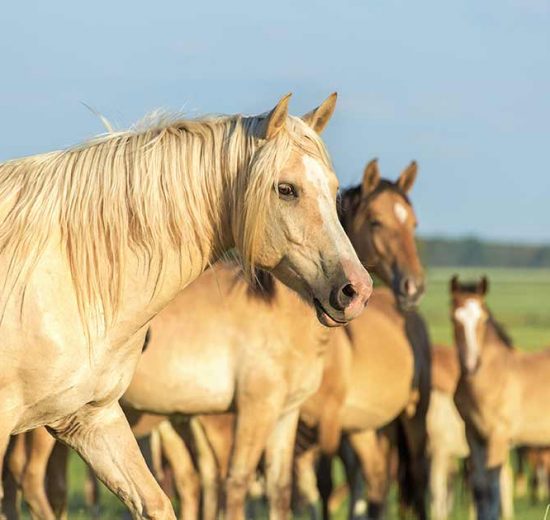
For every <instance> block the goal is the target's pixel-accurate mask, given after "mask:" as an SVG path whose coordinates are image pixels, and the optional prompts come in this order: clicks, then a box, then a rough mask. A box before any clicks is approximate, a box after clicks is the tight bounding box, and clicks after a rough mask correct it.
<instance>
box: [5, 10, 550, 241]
mask: <svg viewBox="0 0 550 520" xmlns="http://www.w3.org/2000/svg"><path fill="white" fill-rule="evenodd" d="M0 16H1V20H2V31H0V116H1V122H0V160H5V159H8V158H11V157H16V156H20V155H27V154H33V153H38V152H43V151H48V150H51V149H56V148H60V147H65V146H67V145H70V144H73V143H75V142H78V141H80V140H82V139H84V138H86V137H89V136H90V135H93V134H95V133H98V132H100V131H101V130H102V129H101V127H100V125H99V122H98V121H97V119H95V118H94V117H93V116H92V115H91V114H90V113H89V112H88V111H87V110H86V109H84V108H83V107H82V105H81V104H80V102H81V101H84V102H86V103H88V104H90V105H92V106H94V107H95V108H97V109H98V110H99V111H101V112H102V113H104V114H105V115H106V116H107V117H108V118H110V119H111V120H113V121H115V122H116V123H117V124H118V125H120V126H127V125H128V124H130V123H132V122H133V121H135V120H136V119H139V118H140V117H141V116H143V115H144V114H145V113H147V112H149V111H151V110H153V109H155V108H159V107H163V108H169V109H175V110H180V109H184V110H185V111H187V113H189V114H190V115H200V114H204V113H211V112H215V113H234V112H243V113H258V112H263V111H265V110H267V109H269V108H271V106H272V105H274V103H275V102H276V101H277V99H278V98H279V97H280V96H281V95H283V94H285V93H286V92H289V91H292V92H294V98H293V101H292V105H291V110H292V112H293V113H296V114H301V113H303V112H306V111H308V110H310V109H311V108H313V106H315V105H317V104H318V103H319V102H320V101H322V100H323V99H324V98H325V97H326V96H327V95H328V94H329V93H330V92H332V91H334V90H337V91H338V93H339V102H338V107H337V111H336V114H335V116H334V119H333V121H332V122H331V124H330V126H329V127H328V128H327V130H326V133H325V137H326V141H327V144H328V147H329V150H330V152H331V154H332V157H333V159H334V163H335V166H336V170H337V173H338V175H339V177H340V179H341V184H342V185H344V186H345V185H349V184H350V183H354V182H357V181H358V180H359V179H360V176H361V172H362V169H363V166H364V164H365V163H366V162H367V161H368V160H369V159H371V158H372V157H374V156H376V157H378V158H379V160H380V166H381V168H382V172H383V174H385V175H387V176H389V177H395V176H396V175H397V174H398V173H399V171H400V170H401V169H402V168H403V167H404V166H405V165H406V164H407V163H408V162H409V161H410V160H411V159H416V160H417V161H418V162H419V165H420V173H419V179H418V183H417V185H416V186H415V188H414V192H413V199H414V201H415V206H416V209H417V213H418V215H419V219H420V232H421V233H423V234H424V235H433V234H448V235H452V236H457V235H464V234H474V235H477V236H481V237H485V238H491V239H498V240H521V241H523V242H550V167H549V163H550V157H549V155H550V154H549V152H550V0H500V1H496V0H485V1H483V2H479V1H476V0H463V1H461V2H441V1H439V0H427V1H419V2H410V1H394V0H353V1H338V2H336V1H331V2H328V1H317V2H310V1H301V2H297V1H291V0H279V1H278V2H276V3H275V2H271V3H266V2H257V1H251V0H250V1H249V0H232V1H230V2H209V1H202V2H185V1H182V0H180V1H177V2H168V1H162V0H157V1H155V2H151V1H147V2H142V1H137V0H136V1H132V2H130V1H118V2H113V1H104V0H99V1H97V0H96V1H94V2H86V3H83V2H74V1H68V0H60V1H54V2H43V1H38V0H34V1H27V2H9V3H7V4H6V5H5V6H3V8H2V14H1V15H0Z"/></svg>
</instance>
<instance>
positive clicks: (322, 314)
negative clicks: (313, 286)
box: [313, 298, 348, 327]
mask: <svg viewBox="0 0 550 520" xmlns="http://www.w3.org/2000/svg"><path fill="white" fill-rule="evenodd" d="M313 305H314V306H315V310H316V311H317V319H318V320H319V321H320V322H321V323H322V324H323V325H325V327H341V326H342V325H346V324H347V323H348V322H347V321H346V320H339V319H337V318H334V317H333V316H331V315H330V314H329V313H328V311H327V310H326V309H325V308H324V307H323V305H322V304H321V302H320V301H319V300H318V299H317V298H313Z"/></svg>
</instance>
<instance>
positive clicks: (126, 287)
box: [0, 95, 371, 518]
mask: <svg viewBox="0 0 550 520" xmlns="http://www.w3.org/2000/svg"><path fill="white" fill-rule="evenodd" d="M288 101H289V96H286V97H285V98H283V99H282V100H281V101H280V102H279V103H278V104H277V106H276V107H275V108H274V109H273V110H272V111H271V112H269V113H268V114H265V115H262V116H253V117H243V116H223V117H218V118H212V119H203V120H196V121H188V120H170V119H167V120H165V121H163V122H160V123H158V124H156V125H154V126H150V127H148V128H146V129H143V130H136V131H133V132H121V133H117V134H109V135H107V136H104V137H101V138H99V139H96V140H94V141H92V142H90V143H87V144H84V145H81V146H79V147H76V148H73V149H70V150H67V151H63V152H53V153H49V154H45V155H39V156H33V157H29V158H24V159H19V160H13V161H9V162H7V163H4V164H2V165H1V166H0V193H1V203H0V215H1V219H0V222H1V224H0V251H1V254H0V279H1V280H2V284H3V291H2V295H1V297H0V310H1V314H0V318H1V322H0V332H1V335H2V338H3V343H2V347H1V348H2V350H1V356H2V360H3V362H2V367H1V369H0V381H1V385H0V455H2V456H1V457H0V461H3V458H4V457H3V453H4V451H5V448H6V446H7V444H8V439H9V435H10V434H12V433H19V432H23V431H25V430H28V429H32V428H36V427H38V426H41V425H47V426H48V428H49V429H50V431H51V432H52V433H53V434H54V435H55V436H56V437H57V438H59V439H60V440H62V441H63V442H65V443H66V444H68V445H69V446H71V447H73V448H74V449H76V450H77V451H78V452H79V453H80V454H81V456H82V457H83V458H84V459H85V460H86V461H88V462H89V463H90V464H91V466H92V467H93V469H94V471H95V473H96V474H97V475H98V477H99V478H100V479H101V480H103V481H104V482H105V483H106V485H107V486H108V487H109V488H110V489H112V490H113V491H114V492H115V493H116V494H117V495H118V496H119V497H120V498H121V500H123V502H124V503H125V504H126V505H127V506H128V507H129V509H130V510H131V512H132V514H133V515H134V516H135V517H147V518H161V517H162V518H170V517H172V516H173V512H172V507H171V505H170V503H169V501H168V499H167V497H166V496H165V495H164V494H163V493H162V491H161V489H160V487H159V486H158V484H157V483H156V481H155V479H154V478H153V476H152V475H151V474H150V472H149V470H148V469H147V467H146V465H145V462H144V460H143V458H142V456H141V455H140V453H139V450H138V447H137V444H136V442H135V439H134V437H133V435H132V432H131V430H130V428H129V426H128V423H127V421H126V418H125V417H124V415H123V413H122V410H121V408H120V406H119V404H118V399H119V398H120V397H121V395H122V394H123V392H124V391H125V390H126V388H127V386H128V385H129V383H130V380H131V377H132V375H133V372H134V369H135V367H136V365H137V362H138V360H139V357H140V353H141V347H142V344H143V339H144V336H145V332H146V330H147V327H148V324H149V321H150V320H151V319H152V318H153V317H154V316H155V315H156V314H157V313H158V312H159V311H160V310H161V309H162V308H163V307H164V306H165V305H166V304H167V303H168V302H170V301H171V300H172V299H173V298H174V297H175V296H176V295H177V294H178V293H179V292H180V291H181V290H182V289H183V288H184V287H185V286H186V285H188V284H189V283H190V282H191V281H193V280H194V279H195V278H197V276H198V275H199V274H200V273H201V272H202V271H203V270H204V269H205V268H206V267H207V266H208V265H210V264H211V263H213V262H214V261H215V260H216V259H217V258H218V257H220V255H222V254H223V253H224V252H225V251H227V250H229V249H231V248H234V247H235V248H237V250H239V251H240V253H241V257H242V259H243V264H244V268H245V272H247V273H250V274H252V273H253V271H254V268H255V267H258V268H263V269H267V270H271V271H273V273H274V274H275V275H276V276H278V277H279V278H280V279H281V280H283V281H284V283H286V284H288V285H290V286H291V287H293V288H294V289H296V290H297V291H298V292H300V294H301V295H302V296H303V297H304V298H305V299H306V300H308V301H310V302H312V303H313V304H314V305H315V307H316V309H317V314H318V317H319V319H320V320H321V321H322V322H323V323H325V324H327V325H339V324H342V323H345V322H347V321H348V320H350V319H352V318H354V317H356V316H357V315H358V314H359V313H360V312H361V311H362V309H363V307H364V304H365V302H366V300H367V298H368V296H369V295H370V292H371V280H370V278H369V276H368V274H367V273H366V271H365V269H364V268H363V266H362V265H361V264H360V262H359V261H358V259H357V256H356V253H355V251H354V250H353V248H352V247H351V244H350V242H349V240H348V238H347V237H346V235H345V233H344V232H343V230H342V228H341V226H340V224H339V222H338V217H337V214H336V204H335V199H336V190H337V181H336V177H335V175H334V173H333V171H332V168H331V166H330V162H329V159H328V155H327V152H326V150H325V147H324V145H323V143H322V141H321V140H320V138H319V137H318V135H317V132H316V130H320V129H322V128H323V127H324V126H325V124H326V122H327V120H328V119H329V117H330V115H331V114H332V111H333V109H334V105H335V96H334V95H333V96H331V97H330V98H329V99H328V100H327V101H325V102H324V103H323V104H322V105H321V106H320V107H319V108H318V109H316V110H314V111H312V112H311V113H310V114H308V115H307V116H306V117H305V118H304V119H303V120H302V119H299V118H295V117H290V116H288ZM112 442H114V443H115V444H112Z"/></svg>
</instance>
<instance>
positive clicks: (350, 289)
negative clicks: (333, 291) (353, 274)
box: [342, 283, 357, 299]
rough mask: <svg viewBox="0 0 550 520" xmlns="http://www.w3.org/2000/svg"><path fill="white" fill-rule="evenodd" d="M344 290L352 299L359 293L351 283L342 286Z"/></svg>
mask: <svg viewBox="0 0 550 520" xmlns="http://www.w3.org/2000/svg"><path fill="white" fill-rule="evenodd" d="M342 292H343V293H344V295H345V296H347V297H348V298H350V299H353V298H354V297H355V295H356V294H357V291H356V290H355V288H354V287H353V285H351V284H350V283H348V284H347V285H344V287H342Z"/></svg>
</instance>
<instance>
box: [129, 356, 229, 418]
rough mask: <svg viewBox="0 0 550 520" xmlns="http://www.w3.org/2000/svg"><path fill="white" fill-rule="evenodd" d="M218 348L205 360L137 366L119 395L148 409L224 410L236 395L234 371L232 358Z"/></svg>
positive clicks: (165, 412) (174, 411)
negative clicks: (213, 354)
mask: <svg viewBox="0 0 550 520" xmlns="http://www.w3.org/2000/svg"><path fill="white" fill-rule="evenodd" d="M224 354H226V352H225V351H224V350H222V349H220V355H219V357H217V358H215V359H212V358H210V359H209V360H208V362H204V363H203V362H201V358H200V357H198V359H195V360H193V359H184V360H182V362H180V363H169V362H166V363H165V364H163V365H159V366H157V365H154V366H153V367H151V366H146V358H145V357H144V358H143V360H142V362H141V363H140V364H139V366H138V370H137V371H136V373H135V375H134V378H133V379H132V382H131V384H130V386H129V388H128V389H127V391H126V392H125V394H124V396H123V397H122V402H123V403H124V404H125V405H130V406H131V407H132V408H134V409H136V410H140V411H146V412H150V413H156V414H163V415H172V414H185V415H187V414H198V413H217V412H225V411H228V410H229V409H230V408H231V405H232V404H233V400H234V396H235V386H236V384H235V371H234V368H233V366H232V360H231V358H230V357H229V356H226V355H224Z"/></svg>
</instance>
